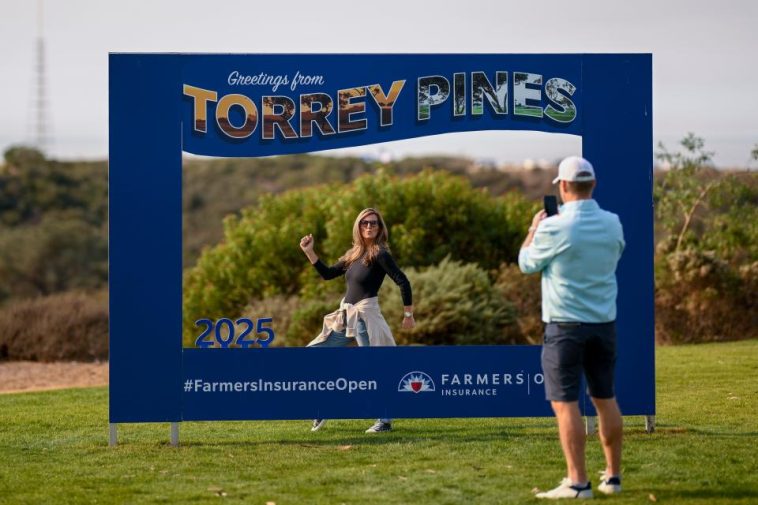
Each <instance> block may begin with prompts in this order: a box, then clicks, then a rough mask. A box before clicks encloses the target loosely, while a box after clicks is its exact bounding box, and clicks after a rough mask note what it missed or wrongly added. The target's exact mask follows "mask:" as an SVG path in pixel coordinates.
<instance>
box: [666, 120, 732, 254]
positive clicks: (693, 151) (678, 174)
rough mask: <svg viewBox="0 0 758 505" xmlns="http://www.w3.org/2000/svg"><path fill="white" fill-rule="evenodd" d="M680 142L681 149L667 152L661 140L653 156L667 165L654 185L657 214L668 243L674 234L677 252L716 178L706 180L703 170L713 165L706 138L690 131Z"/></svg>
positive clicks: (674, 248)
mask: <svg viewBox="0 0 758 505" xmlns="http://www.w3.org/2000/svg"><path fill="white" fill-rule="evenodd" d="M680 145H681V146H682V148H683V150H682V151H679V152H673V153H672V152H670V151H668V150H667V149H666V147H665V146H664V145H663V143H662V142H661V143H659V144H658V148H659V151H658V152H657V153H656V157H657V158H658V160H659V161H662V162H664V163H665V164H667V165H668V168H669V171H668V173H667V174H666V175H665V176H664V177H663V180H662V181H661V183H660V184H657V185H656V186H655V191H654V195H653V196H654V200H655V209H656V217H657V220H658V223H659V225H660V226H662V227H663V229H664V231H665V232H666V235H667V236H666V239H667V241H668V242H667V243H669V244H670V242H671V240H672V239H673V238H674V237H675V242H674V247H673V250H674V251H678V250H679V249H680V248H681V247H682V244H683V243H684V241H685V239H686V238H687V236H688V234H690V231H691V226H692V222H693V219H694V218H695V213H696V211H697V210H698V209H699V208H700V207H701V206H703V205H704V204H705V203H706V197H707V195H708V192H709V191H711V189H713V187H714V185H715V184H716V183H717V180H716V179H713V180H710V181H705V180H704V178H703V177H701V174H702V172H703V171H704V169H706V168H708V167H711V166H712V159H713V153H712V152H710V151H706V150H705V141H704V140H703V139H702V138H701V137H697V136H696V135H695V134H694V133H692V132H690V133H688V134H687V136H686V137H684V138H683V139H682V140H681V142H680Z"/></svg>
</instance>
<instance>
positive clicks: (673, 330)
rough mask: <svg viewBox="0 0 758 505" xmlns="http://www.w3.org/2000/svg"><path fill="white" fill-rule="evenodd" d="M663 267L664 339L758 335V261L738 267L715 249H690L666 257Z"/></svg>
mask: <svg viewBox="0 0 758 505" xmlns="http://www.w3.org/2000/svg"><path fill="white" fill-rule="evenodd" d="M658 272H659V275H658V285H657V287H656V299H655V307H656V321H655V327H656V340H657V341H658V342H659V343H671V344H679V343H693V342H713V341H725V340H739V339H746V338H758V310H756V309H758V307H756V298H755V293H756V292H757V291H756V288H757V287H758V262H753V263H751V264H747V265H743V266H742V267H740V268H734V267H732V266H731V265H730V264H729V263H727V262H726V261H723V260H721V259H719V258H718V257H717V256H716V255H715V254H714V253H712V252H699V251H697V250H694V249H685V250H684V251H679V252H675V253H672V254H670V255H669V256H668V257H666V262H665V263H664V264H662V265H661V266H660V267H659V269H658Z"/></svg>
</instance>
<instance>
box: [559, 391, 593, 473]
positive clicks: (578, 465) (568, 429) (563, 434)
mask: <svg viewBox="0 0 758 505" xmlns="http://www.w3.org/2000/svg"><path fill="white" fill-rule="evenodd" d="M550 403H551V405H552V406H553V411H554V412H555V417H556V419H557V420H558V433H559V434H560V438H561V448H562V449H563V455H564V457H565V458H566V468H567V476H568V478H569V479H571V481H572V482H574V483H577V484H578V483H585V482H587V480H588V479H587V468H586V466H585V463H584V444H585V436H584V424H583V423H582V416H581V414H580V412H579V403H578V402H558V401H553V402H550Z"/></svg>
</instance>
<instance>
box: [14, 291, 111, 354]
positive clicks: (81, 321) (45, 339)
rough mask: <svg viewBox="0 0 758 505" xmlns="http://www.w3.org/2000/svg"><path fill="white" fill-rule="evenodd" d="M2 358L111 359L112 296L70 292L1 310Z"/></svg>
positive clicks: (27, 301) (20, 303)
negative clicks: (109, 313)
mask: <svg viewBox="0 0 758 505" xmlns="http://www.w3.org/2000/svg"><path fill="white" fill-rule="evenodd" d="M0 359H8V360H32V361H95V360H105V359H108V297H107V294H106V293H104V292H100V293H94V294H87V293H82V292H69V293H61V294H55V295H51V296H45V297H38V298H34V299H32V300H24V301H18V302H13V303H11V304H9V305H7V306H6V307H4V308H2V309H0Z"/></svg>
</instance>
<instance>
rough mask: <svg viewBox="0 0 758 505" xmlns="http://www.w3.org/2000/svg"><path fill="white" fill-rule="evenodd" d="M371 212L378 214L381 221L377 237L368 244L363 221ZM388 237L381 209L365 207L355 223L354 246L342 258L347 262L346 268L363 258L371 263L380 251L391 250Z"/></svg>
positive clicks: (377, 217) (365, 262)
mask: <svg viewBox="0 0 758 505" xmlns="http://www.w3.org/2000/svg"><path fill="white" fill-rule="evenodd" d="M371 214H374V215H376V220H377V221H378V222H379V233H377V235H376V238H375V239H374V241H373V242H372V243H371V244H367V243H366V241H364V240H363V235H362V234H361V221H363V219H364V218H365V217H366V216H369V215H371ZM388 239H389V233H388V232H387V225H385V224H384V218H383V217H382V215H381V214H380V213H379V211H378V210H376V209H372V208H368V209H363V210H362V211H361V212H360V213H359V214H358V217H356V218H355V222H354V223H353V247H351V248H350V249H348V250H347V251H346V252H345V254H343V255H342V257H341V258H340V260H342V261H344V262H345V268H347V267H349V266H350V265H351V264H352V263H353V262H354V261H357V260H359V259H361V258H362V259H363V263H364V264H365V265H370V264H371V263H373V262H374V260H375V259H376V257H377V256H379V253H380V252H382V251H389V249H390V246H389V243H388V242H387V240H388Z"/></svg>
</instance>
